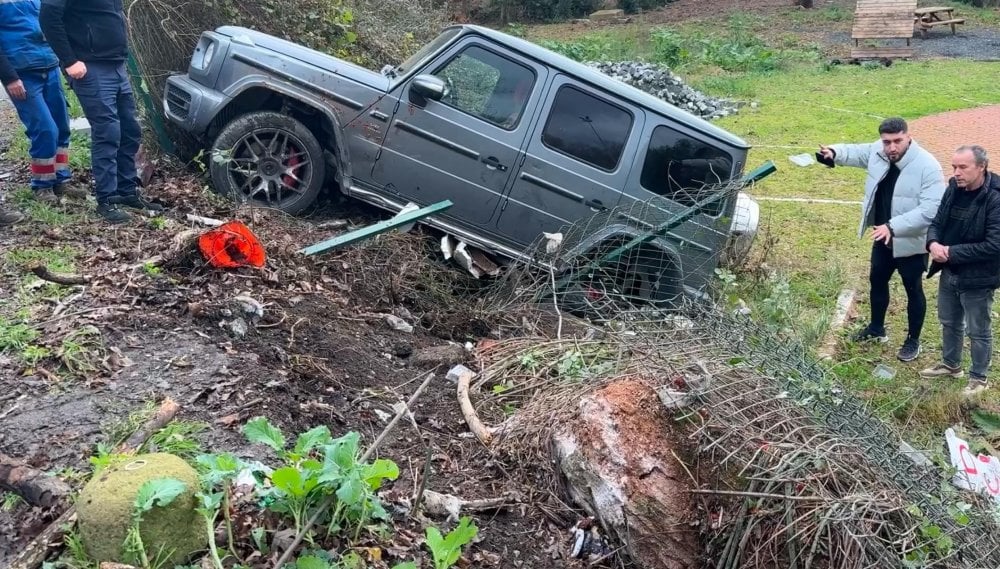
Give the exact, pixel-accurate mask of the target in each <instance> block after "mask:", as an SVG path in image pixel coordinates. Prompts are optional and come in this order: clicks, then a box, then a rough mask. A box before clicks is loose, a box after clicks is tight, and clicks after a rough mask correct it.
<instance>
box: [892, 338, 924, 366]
mask: <svg viewBox="0 0 1000 569" xmlns="http://www.w3.org/2000/svg"><path fill="white" fill-rule="evenodd" d="M919 355H920V340H917V339H916V338H907V339H906V341H905V342H903V346H902V347H901V348H899V353H897V354H896V357H897V358H899V361H901V362H912V361H913V360H915V359H917V356H919Z"/></svg>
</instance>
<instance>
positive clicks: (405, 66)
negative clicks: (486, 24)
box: [395, 28, 462, 75]
mask: <svg viewBox="0 0 1000 569" xmlns="http://www.w3.org/2000/svg"><path fill="white" fill-rule="evenodd" d="M461 31H462V28H451V29H447V30H445V31H443V32H441V35H439V36H438V37H436V38H434V39H433V40H432V41H431V42H429V43H427V44H424V47H422V48H420V49H419V50H417V53H414V54H413V55H411V56H410V57H408V58H406V61H404V62H403V63H400V64H399V67H397V68H396V69H395V71H396V74H397V75H405V74H407V73H409V72H410V70H411V69H413V68H414V67H416V66H417V65H419V64H420V62H422V61H423V60H425V59H427V56H429V55H430V54H432V53H434V52H435V51H437V50H438V49H440V48H441V47H442V46H444V45H445V44H446V43H448V42H450V41H451V40H452V39H454V38H455V36H457V35H458V34H459V33H461Z"/></svg>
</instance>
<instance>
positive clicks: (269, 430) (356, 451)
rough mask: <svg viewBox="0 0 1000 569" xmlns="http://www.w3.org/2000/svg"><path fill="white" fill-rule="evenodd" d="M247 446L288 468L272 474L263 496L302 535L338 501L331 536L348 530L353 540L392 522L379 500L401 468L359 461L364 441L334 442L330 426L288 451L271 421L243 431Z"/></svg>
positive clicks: (352, 436)
mask: <svg viewBox="0 0 1000 569" xmlns="http://www.w3.org/2000/svg"><path fill="white" fill-rule="evenodd" d="M243 434H244V436H246V437H247V440H249V441H251V442H254V443H259V444H263V445H265V446H268V447H269V448H271V449H272V450H273V451H274V452H275V454H277V456H278V457H279V458H280V459H281V460H282V462H283V464H282V466H280V467H279V468H277V469H275V470H274V471H273V472H272V473H271V474H270V481H271V486H270V488H268V489H267V490H266V491H265V492H264V493H263V501H264V504H265V507H266V508H267V509H269V510H271V511H273V512H276V513H280V514H286V515H288V516H290V517H291V518H292V519H293V521H294V524H295V529H296V531H300V530H301V528H302V526H303V524H304V523H305V520H306V518H307V517H308V513H309V512H312V511H315V509H316V508H317V507H318V506H319V504H320V503H322V502H323V501H325V500H326V499H327V498H328V497H330V496H334V497H335V502H334V507H333V510H332V512H330V513H329V514H328V515H326V516H324V519H322V520H321V521H324V522H325V523H326V526H327V528H328V532H329V533H333V532H337V531H341V530H344V529H347V528H348V527H350V528H353V530H354V539H357V538H358V536H359V534H360V531H361V529H362V528H363V527H365V526H366V525H367V524H368V522H369V521H371V520H373V519H378V520H385V519H388V513H387V512H386V511H385V508H384V507H383V506H382V503H381V500H379V498H378V496H377V494H376V493H377V492H378V490H379V489H380V488H381V487H382V485H383V484H384V483H385V481H386V480H395V479H396V478H397V477H398V476H399V467H397V466H396V464H395V463H393V462H392V461H389V460H383V459H380V460H375V461H374V462H371V463H362V462H360V461H359V457H360V455H361V453H360V448H359V443H360V440H361V437H360V435H358V434H357V433H353V432H352V433H348V434H346V435H344V436H343V437H340V438H337V439H334V438H333V437H332V436H331V435H330V430H329V429H328V428H327V427H325V426H320V427H316V428H313V429H310V430H309V431H306V432H304V433H302V434H300V435H299V436H298V437H297V438H296V440H295V444H294V445H293V446H292V448H290V449H288V448H286V447H287V443H286V439H285V436H284V434H283V433H282V432H281V430H280V429H279V428H278V427H276V426H274V425H272V424H271V423H270V422H269V421H268V420H267V419H266V418H264V417H258V418H255V419H253V420H251V421H249V422H247V424H246V425H245V426H244V428H243Z"/></svg>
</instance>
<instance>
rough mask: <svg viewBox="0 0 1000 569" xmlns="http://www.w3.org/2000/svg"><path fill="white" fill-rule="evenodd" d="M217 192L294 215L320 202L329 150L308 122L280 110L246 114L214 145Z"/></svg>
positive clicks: (221, 134)
mask: <svg viewBox="0 0 1000 569" xmlns="http://www.w3.org/2000/svg"><path fill="white" fill-rule="evenodd" d="M209 170H210V172H211V174H212V183H213V185H214V186H215V189H216V191H218V192H219V193H222V194H224V195H228V196H231V197H232V198H233V199H236V200H241V201H244V202H253V203H254V204H255V205H259V206H262V207H271V208H275V209H279V210H281V211H283V212H286V213H289V214H292V215H294V214H297V213H301V212H302V211H303V210H305V209H306V208H307V207H309V206H310V205H312V203H313V202H314V201H316V197H317V196H318V195H319V192H320V190H321V189H322V188H323V182H324V178H325V177H326V164H325V161H324V157H323V148H322V147H321V146H320V144H319V141H318V140H316V137H315V136H314V135H313V133H312V132H310V130H309V129H308V128H306V126H305V125H303V124H302V123H301V122H299V121H297V120H295V119H293V118H292V117H289V116H285V115H282V114H278V113H274V112H256V113H250V114H246V115H243V116H241V117H239V118H237V119H235V120H233V121H232V122H231V123H229V124H227V125H226V126H225V128H223V129H222V132H220V133H219V136H218V137H216V139H215V143H214V144H213V145H212V156H211V160H210V166H209Z"/></svg>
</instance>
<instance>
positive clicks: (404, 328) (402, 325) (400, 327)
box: [385, 314, 413, 334]
mask: <svg viewBox="0 0 1000 569" xmlns="http://www.w3.org/2000/svg"><path fill="white" fill-rule="evenodd" d="M385 321H386V323H387V324H388V325H389V326H390V327H391V328H392V329H393V330H396V331H399V332H405V333H407V334H412V333H413V325H412V324H410V323H409V322H407V321H406V320H403V319H402V318H400V317H399V316H396V315H394V314H386V315H385Z"/></svg>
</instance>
